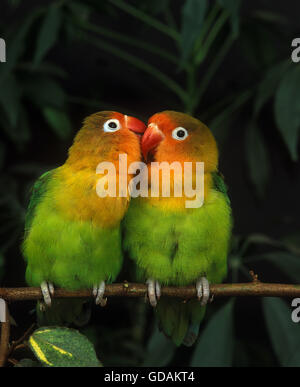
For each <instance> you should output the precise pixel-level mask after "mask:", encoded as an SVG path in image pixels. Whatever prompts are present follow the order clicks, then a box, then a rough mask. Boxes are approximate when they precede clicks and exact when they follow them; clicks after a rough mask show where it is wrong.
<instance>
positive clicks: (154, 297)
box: [146, 278, 161, 308]
mask: <svg viewBox="0 0 300 387" xmlns="http://www.w3.org/2000/svg"><path fill="white" fill-rule="evenodd" d="M146 284H147V286H148V293H147V296H148V299H149V302H150V305H151V306H153V308H155V307H156V305H157V301H158V300H159V299H160V296H161V288H160V283H159V282H158V281H156V280H154V279H151V278H149V279H148V280H147V281H146Z"/></svg>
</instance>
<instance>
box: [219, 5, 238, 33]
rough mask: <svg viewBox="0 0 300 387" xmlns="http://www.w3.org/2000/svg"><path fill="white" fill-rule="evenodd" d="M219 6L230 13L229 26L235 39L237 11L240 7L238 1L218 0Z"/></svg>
mask: <svg viewBox="0 0 300 387" xmlns="http://www.w3.org/2000/svg"><path fill="white" fill-rule="evenodd" d="M218 2H219V4H220V5H221V6H222V7H223V8H225V9H227V10H228V12H229V13H230V19H231V26H232V33H233V36H234V37H235V38H236V37H237V36H238V34H239V24H240V20H239V10H240V6H241V1H240V0H218Z"/></svg>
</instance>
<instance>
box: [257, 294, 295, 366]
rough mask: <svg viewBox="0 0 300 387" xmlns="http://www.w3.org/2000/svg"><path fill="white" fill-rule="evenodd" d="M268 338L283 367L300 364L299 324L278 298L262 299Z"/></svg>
mask: <svg viewBox="0 0 300 387" xmlns="http://www.w3.org/2000/svg"><path fill="white" fill-rule="evenodd" d="M263 308H264V315H265V319H266V324H267V327H268V331H269V335H270V339H271V342H272V345H273V347H274V350H275V353H276V355H277V358H278V360H279V362H280V364H281V365H282V366H283V367H299V366H300V325H299V324H297V323H294V322H293V321H292V319H291V309H290V308H288V307H287V305H286V303H285V302H284V301H282V300H281V299H279V298H264V299H263Z"/></svg>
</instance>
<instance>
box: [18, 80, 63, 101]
mask: <svg viewBox="0 0 300 387" xmlns="http://www.w3.org/2000/svg"><path fill="white" fill-rule="evenodd" d="M23 87H24V95H25V96H27V97H28V98H30V99H31V100H32V101H33V102H34V103H35V104H36V105H37V106H39V107H41V106H42V107H47V106H51V107H55V108H63V107H64V105H65V102H66V94H65V92H64V90H63V88H62V87H61V86H60V84H59V83H57V82H56V81H54V80H53V79H51V78H48V77H41V76H40V77H38V76H35V78H34V80H33V78H32V77H30V78H29V79H28V81H26V82H24V85H23Z"/></svg>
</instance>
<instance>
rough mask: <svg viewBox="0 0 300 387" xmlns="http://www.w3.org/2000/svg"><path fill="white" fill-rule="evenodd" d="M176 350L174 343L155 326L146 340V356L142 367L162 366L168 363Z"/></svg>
mask: <svg viewBox="0 0 300 387" xmlns="http://www.w3.org/2000/svg"><path fill="white" fill-rule="evenodd" d="M175 350H176V346H175V344H173V343H172V341H171V340H170V339H168V338H167V337H166V336H165V335H164V334H163V333H162V332H160V331H159V329H158V328H157V327H156V328H155V329H154V332H153V334H152V336H151V338H150V340H149V342H148V345H147V352H146V357H145V359H144V362H143V365H142V366H143V367H164V366H167V365H168V364H169V362H170V361H171V360H172V357H173V356H174V353H175Z"/></svg>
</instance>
